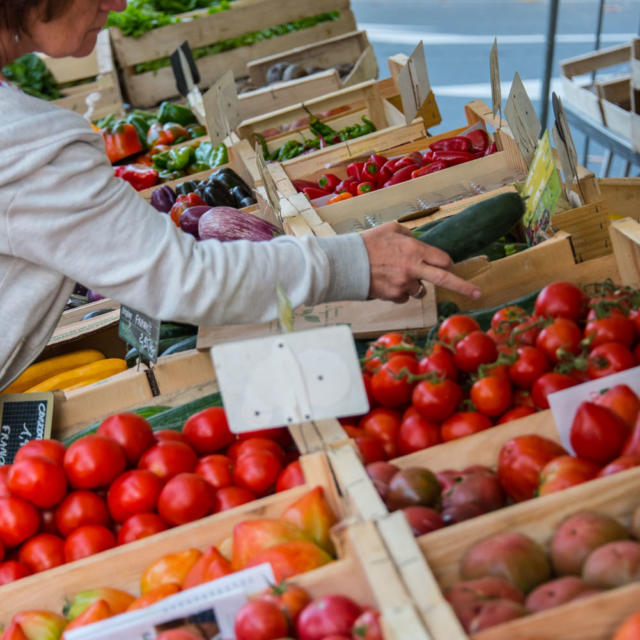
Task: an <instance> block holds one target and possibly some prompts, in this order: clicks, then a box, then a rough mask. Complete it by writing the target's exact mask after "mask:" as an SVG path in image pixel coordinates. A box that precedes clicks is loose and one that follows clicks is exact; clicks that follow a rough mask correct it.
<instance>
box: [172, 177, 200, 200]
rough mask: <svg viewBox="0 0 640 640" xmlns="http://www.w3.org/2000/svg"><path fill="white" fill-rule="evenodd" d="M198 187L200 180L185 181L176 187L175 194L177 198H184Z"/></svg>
mask: <svg viewBox="0 0 640 640" xmlns="http://www.w3.org/2000/svg"><path fill="white" fill-rule="evenodd" d="M199 186H200V180H185V181H184V182H179V183H178V184H177V185H176V193H177V194H178V195H179V196H186V195H187V194H188V193H193V192H194V191H195V190H196V189H197V188H198V187H199Z"/></svg>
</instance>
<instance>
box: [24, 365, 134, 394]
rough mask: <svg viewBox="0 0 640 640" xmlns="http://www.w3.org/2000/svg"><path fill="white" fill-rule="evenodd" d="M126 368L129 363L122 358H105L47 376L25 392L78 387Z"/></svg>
mask: <svg viewBox="0 0 640 640" xmlns="http://www.w3.org/2000/svg"><path fill="white" fill-rule="evenodd" d="M126 368H127V363H126V362H125V361H124V360H123V359H122V358H105V359H103V360H97V361H96V362H92V363H90V364H85V365H84V366H82V367H77V368H75V369H71V370H70V371H65V372H63V373H59V374H58V375H55V376H53V377H51V378H47V380H44V381H42V382H40V383H39V384H36V385H35V386H33V387H31V388H29V389H27V390H26V391H25V393H32V392H35V391H55V390H56V389H62V390H65V389H69V388H71V387H73V388H77V387H78V385H79V384H81V383H84V384H91V383H93V382H97V381H98V380H104V379H105V378H109V377H110V376H113V375H115V374H116V373H120V372H121V371H124V370H125V369H126Z"/></svg>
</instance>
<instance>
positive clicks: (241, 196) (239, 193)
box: [229, 186, 256, 209]
mask: <svg viewBox="0 0 640 640" xmlns="http://www.w3.org/2000/svg"><path fill="white" fill-rule="evenodd" d="M229 193H230V194H231V195H232V196H233V199H234V200H235V206H236V207H238V208H240V209H241V208H242V207H248V206H249V205H251V204H255V203H256V200H255V198H254V197H253V195H252V194H247V193H245V191H244V190H243V189H241V188H240V187H238V186H235V187H231V189H230V190H229ZM244 200H248V201H249V204H240V203H241V202H243V201H244Z"/></svg>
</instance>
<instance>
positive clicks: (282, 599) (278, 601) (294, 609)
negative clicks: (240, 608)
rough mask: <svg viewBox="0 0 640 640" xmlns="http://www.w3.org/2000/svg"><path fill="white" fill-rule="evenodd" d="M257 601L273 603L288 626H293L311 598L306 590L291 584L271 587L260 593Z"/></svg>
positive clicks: (284, 583)
mask: <svg viewBox="0 0 640 640" xmlns="http://www.w3.org/2000/svg"><path fill="white" fill-rule="evenodd" d="M258 599H259V600H265V601H266V602H273V604H275V605H277V606H278V607H280V609H281V610H282V612H283V613H284V614H285V616H286V617H287V620H288V621H289V624H290V625H295V623H296V622H297V620H298V616H299V615H300V613H301V612H302V610H303V609H304V608H305V607H306V606H307V605H308V604H309V602H311V596H309V593H308V592H307V591H306V589H303V588H302V587H299V586H298V585H295V584H292V583H291V582H281V583H280V584H277V585H272V586H271V587H269V588H268V589H267V590H266V591H265V592H264V593H261V594H260V595H259V596H258Z"/></svg>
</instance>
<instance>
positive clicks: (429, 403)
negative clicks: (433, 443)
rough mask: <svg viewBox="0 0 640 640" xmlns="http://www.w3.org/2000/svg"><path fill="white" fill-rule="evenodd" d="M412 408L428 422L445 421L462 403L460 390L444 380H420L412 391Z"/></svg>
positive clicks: (452, 383) (455, 385)
mask: <svg viewBox="0 0 640 640" xmlns="http://www.w3.org/2000/svg"><path fill="white" fill-rule="evenodd" d="M412 401H413V406H414V407H415V408H416V409H417V410H418V412H419V413H420V415H421V416H422V417H423V418H424V419H425V420H428V421H429V422H436V423H440V422H442V421H443V420H446V419H447V418H448V417H449V416H450V415H451V414H452V413H453V412H454V411H455V410H456V408H457V406H458V405H459V404H460V402H461V401H462V389H460V387H459V386H458V385H457V384H456V383H455V382H452V381H451V380H447V379H446V378H445V379H444V380H442V381H440V382H430V381H429V380H422V381H420V382H418V384H417V385H416V387H415V389H414V390H413V396H412Z"/></svg>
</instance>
